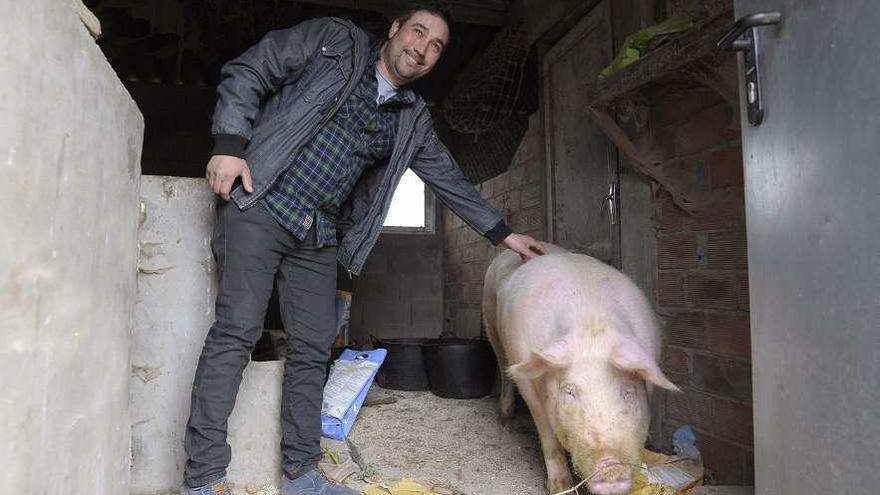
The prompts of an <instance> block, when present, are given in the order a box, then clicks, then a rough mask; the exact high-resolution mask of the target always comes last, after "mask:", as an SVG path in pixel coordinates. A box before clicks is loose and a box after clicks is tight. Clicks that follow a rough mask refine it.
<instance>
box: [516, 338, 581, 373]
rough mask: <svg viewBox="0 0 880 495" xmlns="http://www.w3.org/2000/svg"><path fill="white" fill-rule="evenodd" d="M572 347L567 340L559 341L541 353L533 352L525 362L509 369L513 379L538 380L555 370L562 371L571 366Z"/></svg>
mask: <svg viewBox="0 0 880 495" xmlns="http://www.w3.org/2000/svg"><path fill="white" fill-rule="evenodd" d="M569 349H570V346H569V343H568V341H567V340H565V339H562V340H557V341H556V342H554V343H552V344H550V345H548V346H547V347H544V348H543V349H541V350H540V351H532V353H531V355H529V358H528V359H526V360H525V361H523V362H521V363H518V364H514V365H513V366H511V367H509V368H507V373H508V374H510V376H512V377H513V378H528V379H530V380H532V379H535V378H538V377H539V376H541V375H543V374H544V373H546V372H548V371H550V370H553V369H562V368H565V367H566V366H568V365H569V364H571V354H570V352H569Z"/></svg>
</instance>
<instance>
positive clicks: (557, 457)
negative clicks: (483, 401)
mask: <svg viewBox="0 0 880 495" xmlns="http://www.w3.org/2000/svg"><path fill="white" fill-rule="evenodd" d="M544 247H545V249H546V251H547V254H545V255H543V256H539V257H537V258H533V259H532V260H530V261H527V262H525V263H524V262H522V261H521V260H520V257H519V255H517V254H516V253H514V252H512V251H509V250H508V251H504V252H502V253H500V254H499V255H498V256H496V258H495V259H494V260H493V261H492V264H491V265H490V266H489V268H488V270H487V272H486V278H485V283H484V286H483V322H484V324H485V328H486V332H487V334H488V337H489V341H490V343H491V344H492V347H493V349H494V350H495V354H496V356H497V357H498V362H499V365H500V366H501V367H502V370H503V371H505V372H506V373H504V372H503V373H502V374H501V376H502V385H501V394H500V404H501V419H502V421H509V420H510V418H512V416H513V413H514V410H513V409H514V384H515V385H516V388H517V389H518V390H519V392H520V395H522V397H523V399H524V400H525V402H526V404H527V405H528V407H529V410H530V412H531V414H532V417H533V419H534V421H535V425H536V426H537V429H538V435H539V436H540V439H541V449H542V451H543V454H544V462H545V464H546V468H547V489H548V491H549V492H550V493H557V492H559V491H562V490H565V489H568V488H570V487H571V486H572V485H573V481H572V473H571V471H570V470H569V467H568V462H567V458H566V451H568V452H569V453H570V454H571V460H572V464H573V466H574V468H575V470H576V472H577V473H578V474H579V475H580V476H581V477H582V478H584V479H585V480H587V487H588V488H589V490H590V492H591V493H593V494H594V495H622V494H626V493H629V491H630V490H631V489H632V486H633V477H634V475H635V469H637V467H638V466H639V465H640V464H641V449H642V447H643V446H644V443H645V439H646V438H647V434H648V423H649V416H650V414H649V410H648V399H649V396H650V394H651V392H652V390H653V388H654V387H655V386H656V387H661V388H664V389H667V390H672V391H679V389H678V388H677V387H676V386H675V384H673V383H672V382H670V381H669V379H668V378H667V377H666V376H665V375H664V374H663V372H662V371H661V370H660V368H659V366H658V365H657V362H658V359H659V353H660V345H661V341H660V338H661V337H660V330H659V324H658V321H657V318H656V316H655V315H654V312H653V310H652V309H651V305H650V304H649V303H648V300H647V299H646V298H645V296H644V294H642V292H641V291H640V290H639V288H638V287H636V285H635V284H634V283H633V282H632V281H630V280H629V278H627V277H626V276H625V275H624V274H622V273H620V272H619V271H617V270H616V269H614V268H612V267H610V266H608V265H606V264H604V263H602V262H600V261H599V260H596V259H595V258H592V257H590V256H587V255H584V254H575V253H570V252H568V251H566V250H565V249H562V248H560V247H558V246H554V245H552V244H544ZM505 375H506V376H505Z"/></svg>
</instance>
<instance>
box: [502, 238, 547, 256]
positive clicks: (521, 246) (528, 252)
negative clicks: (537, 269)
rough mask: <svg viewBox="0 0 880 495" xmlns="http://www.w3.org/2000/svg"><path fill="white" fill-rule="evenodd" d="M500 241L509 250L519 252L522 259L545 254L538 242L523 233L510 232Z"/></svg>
mask: <svg viewBox="0 0 880 495" xmlns="http://www.w3.org/2000/svg"><path fill="white" fill-rule="evenodd" d="M501 242H502V244H504V245H505V246H507V247H508V248H509V249H510V250H512V251H514V252H516V253H519V256H520V258H522V260H523V261H528V260H530V259H532V258H534V257H536V256H540V255H542V254H547V252H546V250H544V246H542V245H541V243H540V242H538V241H536V240H535V239H534V238H532V237H530V236H527V235H525V234H510V235H508V236H507V237H505V238H504V240H503V241H501Z"/></svg>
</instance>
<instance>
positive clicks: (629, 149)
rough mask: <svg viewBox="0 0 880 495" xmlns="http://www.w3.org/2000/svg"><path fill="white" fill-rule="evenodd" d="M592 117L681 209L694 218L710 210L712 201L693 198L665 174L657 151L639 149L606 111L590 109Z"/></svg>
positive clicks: (638, 168) (702, 197) (693, 195)
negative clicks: (660, 165) (708, 207)
mask: <svg viewBox="0 0 880 495" xmlns="http://www.w3.org/2000/svg"><path fill="white" fill-rule="evenodd" d="M590 117H591V118H592V119H593V122H595V123H596V124H598V126H599V127H600V128H602V131H604V132H605V135H606V136H608V139H610V140H611V142H613V143H614V145H615V146H617V149H618V150H620V152H621V153H623V154H624V155H625V156H627V157H628V158H629V159H630V160H631V161H632V163H633V165H634V166H635V169H636V171H637V172H639V173H641V174H644V175H645V176H647V177H649V178H651V179H653V180H654V181H656V182H657V183H659V184H660V185H661V186H662V187H663V188H664V189H666V190H667V191H669V194H670V195H672V201H673V202H674V203H675V204H676V205H678V206H679V207H680V208H681V209H683V210H684V211H686V212H687V213H689V214H690V215H697V214H699V213H700V212H701V211H704V210H705V209H706V208H707V206H708V199H707V198H706V197H705V195H701V194H690V193H689V192H688V191H686V190H684V189H683V188H682V187H681V186H680V185H679V184H676V183H675V181H674V180H673V179H672V178H670V177H667V176H666V175H665V174H664V173H663V170H662V169H661V168H660V167H658V165H659V164H660V162H661V160H660V158H659V156H660V155H659V152H658V151H657V150H643V149H639V148H638V147H637V146H636V145H635V143H633V141H632V139H630V137H629V136H628V135H627V134H626V132H625V131H624V130H623V129H621V127H620V126H619V125H617V122H616V121H615V120H614V118H613V117H612V116H611V115H609V114H608V112H606V111H605V110H601V109H596V108H590Z"/></svg>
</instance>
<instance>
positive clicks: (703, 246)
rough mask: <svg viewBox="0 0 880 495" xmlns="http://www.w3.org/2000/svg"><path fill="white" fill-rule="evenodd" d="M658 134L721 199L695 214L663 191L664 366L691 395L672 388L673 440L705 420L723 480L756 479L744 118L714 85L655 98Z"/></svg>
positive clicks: (659, 222)
mask: <svg viewBox="0 0 880 495" xmlns="http://www.w3.org/2000/svg"><path fill="white" fill-rule="evenodd" d="M652 101H653V102H654V103H653V105H652V108H651V117H652V119H651V120H652V123H653V126H654V127H653V132H654V136H655V138H656V141H657V142H658V143H659V144H660V145H661V146H662V148H663V151H664V154H665V155H666V157H667V158H668V161H666V162H665V163H664V164H663V165H662V166H663V167H664V168H666V169H667V170H671V169H674V170H675V171H676V172H677V173H678V174H680V175H679V177H681V178H682V180H684V181H685V182H686V183H688V184H689V187H690V188H692V189H693V190H697V191H700V192H705V193H710V194H712V195H714V196H717V197H719V198H728V199H727V200H726V201H721V202H719V204H718V206H716V207H714V208H712V209H711V211H709V212H708V213H707V214H706V215H701V216H699V217H692V216H689V215H686V214H685V213H683V212H682V211H681V210H680V209H679V208H678V207H676V206H675V205H674V204H673V202H672V200H671V198H670V197H669V196H668V195H666V194H663V193H660V194H659V195H658V196H657V198H656V199H655V201H654V212H655V227H656V229H657V267H658V271H657V285H656V305H657V308H658V311H659V312H660V313H661V314H662V315H663V316H664V318H665V320H666V343H665V347H664V352H663V362H662V365H663V368H664V370H665V371H666V372H667V373H668V375H669V377H670V378H671V379H672V380H673V381H674V382H676V383H677V384H678V385H680V386H681V388H682V390H684V393H683V394H666V403H665V408H664V414H663V418H664V419H663V437H662V438H663V439H664V440H665V441H666V442H667V443H668V442H669V439H670V437H671V434H672V432H673V431H674V430H675V428H677V427H678V426H679V425H681V424H683V423H687V424H691V425H693V426H694V427H695V429H696V432H697V436H698V439H699V445H698V447H699V448H700V450H701V451H702V452H703V455H704V459H705V464H706V467H707V468H708V469H709V470H710V471H711V473H712V476H713V479H714V481H716V482H718V483H724V484H753V482H754V475H753V468H752V463H753V440H752V407H751V397H752V387H751V385H752V384H751V362H750V343H749V313H748V310H749V308H748V273H747V268H748V259H747V253H746V233H745V217H744V211H743V199H742V198H743V189H742V188H743V175H742V151H741V145H740V138H739V131H738V129H737V128H736V122H737V118H738V117H737V116H735V115H734V114H733V111H732V109H731V108H730V107H729V106H728V105H726V104H725V103H724V102H723V101H722V100H721V98H720V97H718V96H717V95H716V94H715V93H713V92H712V91H710V90H708V89H699V88H692V89H690V90H687V91H681V90H678V91H669V92H665V93H662V94H657V95H654V97H653V98H652Z"/></svg>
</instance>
